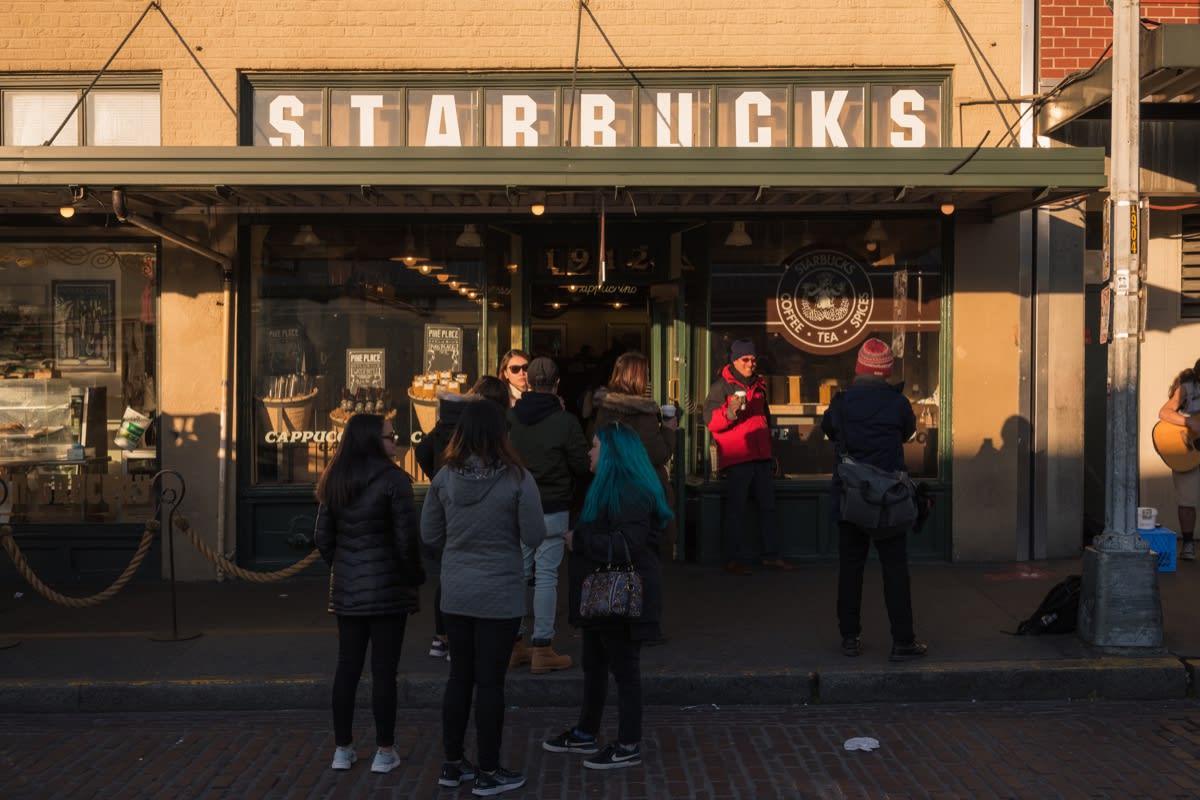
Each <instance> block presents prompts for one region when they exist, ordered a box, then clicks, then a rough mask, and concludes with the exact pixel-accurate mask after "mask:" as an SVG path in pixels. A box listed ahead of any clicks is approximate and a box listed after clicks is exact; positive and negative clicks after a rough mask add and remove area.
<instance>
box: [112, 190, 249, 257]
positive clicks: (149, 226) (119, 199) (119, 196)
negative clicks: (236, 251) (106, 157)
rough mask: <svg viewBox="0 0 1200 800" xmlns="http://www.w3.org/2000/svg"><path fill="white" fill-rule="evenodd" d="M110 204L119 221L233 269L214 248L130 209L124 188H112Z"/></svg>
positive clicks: (222, 254) (223, 255)
mask: <svg viewBox="0 0 1200 800" xmlns="http://www.w3.org/2000/svg"><path fill="white" fill-rule="evenodd" d="M112 205H113V214H114V215H115V216H116V218H117V219H119V220H120V221H121V222H128V223H129V224H130V225H133V226H134V227H136V228H141V229H142V230H144V231H147V232H149V233H153V234H154V235H155V236H160V237H162V238H163V239H166V240H167V241H168V242H171V243H172V244H177V245H179V246H180V247H182V248H184V249H185V250H191V251H192V252H193V253H195V254H196V255H199V256H204V257H205V258H207V259H208V260H209V261H215V262H217V263H218V264H220V265H221V269H222V270H224V271H226V272H229V271H230V270H232V269H233V259H232V258H230V257H229V256H227V255H225V254H224V253H218V252H217V251H216V250H212V249H210V248H208V247H205V246H204V245H202V244H199V243H197V242H193V241H192V240H191V239H188V238H186V237H184V236H182V235H180V234H178V233H175V232H174V231H171V230H167V229H166V228H164V227H163V226H162V225H159V224H158V223H157V222H154V221H152V220H148V219H146V218H145V217H143V216H141V215H140V214H135V213H134V212H132V211H130V210H129V208H128V206H126V204H125V190H124V189H113V190H112Z"/></svg>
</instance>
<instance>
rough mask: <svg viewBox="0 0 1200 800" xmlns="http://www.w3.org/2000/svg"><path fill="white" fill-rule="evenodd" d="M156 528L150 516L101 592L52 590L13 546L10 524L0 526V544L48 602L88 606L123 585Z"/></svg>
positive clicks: (151, 538) (140, 557)
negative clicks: (80, 594) (73, 594)
mask: <svg viewBox="0 0 1200 800" xmlns="http://www.w3.org/2000/svg"><path fill="white" fill-rule="evenodd" d="M157 532H158V520H154V519H152V520H150V521H149V522H147V523H146V529H145V530H144V531H142V540H141V541H140V542H138V546H137V550H135V551H134V553H133V558H131V559H130V560H129V563H128V564H127V565H126V566H125V571H124V572H122V573H121V574H120V575H118V576H117V579H116V580H115V581H113V582H112V583H111V584H109V586H108V588H107V589H105V590H104V591H102V592H97V593H96V594H93V595H90V596H88V597H69V596H67V595H65V594H60V593H59V592H56V591H54V590H53V589H51V588H50V587H49V586H47V585H46V584H44V583H42V581H41V580H40V579H39V578H38V576H37V575H35V574H34V572H33V570H32V569H31V568H30V566H29V562H28V561H26V560H25V555H24V554H23V553H22V552H21V548H20V547H18V546H17V540H16V539H14V538H13V530H12V526H11V525H4V526H3V527H0V544H2V545H4V549H5V551H7V552H8V557H9V558H11V559H12V562H13V565H14V566H15V567H16V568H17V571H18V572H20V573H21V577H22V578H24V579H25V580H26V582H28V583H29V585H30V586H32V587H33V588H34V590H35V591H37V593H38V594H40V595H42V596H43V597H45V598H46V599H47V600H49V601H50V602H52V603H57V604H58V605H60V606H67V607H68V608H88V607H90V606H98V605H100V604H101V603H103V602H104V601H105V600H107V599H108V598H110V597H112V596H113V595H114V594H116V593H117V592H119V591H121V589H122V588H124V586H125V584H127V583H129V579H130V578H132V577H133V573H135V572H137V568H138V567H140V566H141V565H142V559H144V558H145V557H146V553H149V552H150V545H151V543H152V542H153V541H154V534H155V533H157Z"/></svg>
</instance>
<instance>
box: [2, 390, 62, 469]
mask: <svg viewBox="0 0 1200 800" xmlns="http://www.w3.org/2000/svg"><path fill="white" fill-rule="evenodd" d="M71 423H72V409H71V383H70V381H67V380H62V379H57V380H33V379H10V380H3V381H0V464H12V463H21V462H27V461H55V460H63V461H66V460H67V459H68V457H69V456H70V451H71V445H72V444H74V443H75V438H74V436H73V435H72V425H71Z"/></svg>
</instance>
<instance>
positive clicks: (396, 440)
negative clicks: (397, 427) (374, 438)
mask: <svg viewBox="0 0 1200 800" xmlns="http://www.w3.org/2000/svg"><path fill="white" fill-rule="evenodd" d="M379 438H380V439H383V440H384V441H385V442H392V443H393V444H400V434H398V433H396V432H395V431H392V432H391V433H385V434H383V435H382V436H380V437H379Z"/></svg>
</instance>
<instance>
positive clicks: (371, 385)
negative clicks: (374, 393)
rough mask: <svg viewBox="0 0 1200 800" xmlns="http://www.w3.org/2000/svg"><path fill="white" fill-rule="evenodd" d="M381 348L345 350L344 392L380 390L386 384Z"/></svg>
mask: <svg viewBox="0 0 1200 800" xmlns="http://www.w3.org/2000/svg"><path fill="white" fill-rule="evenodd" d="M385 352H386V351H385V350H384V349H383V348H382V347H379V348H351V349H347V350H346V391H348V392H350V393H354V392H355V391H357V390H358V389H382V388H384V387H385V386H386V385H387V384H386V382H385V375H384V371H383V364H384V353H385Z"/></svg>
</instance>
